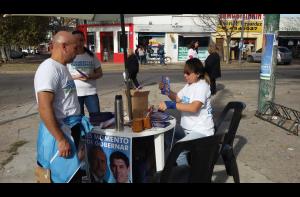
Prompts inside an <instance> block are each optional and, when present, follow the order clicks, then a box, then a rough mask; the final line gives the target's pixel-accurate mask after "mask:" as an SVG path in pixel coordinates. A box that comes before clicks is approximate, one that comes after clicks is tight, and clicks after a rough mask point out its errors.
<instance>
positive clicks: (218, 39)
mask: <svg viewBox="0 0 300 197" xmlns="http://www.w3.org/2000/svg"><path fill="white" fill-rule="evenodd" d="M220 17H222V20H223V21H224V23H225V25H226V27H227V29H229V28H233V32H232V35H231V42H230V45H229V47H230V55H229V58H230V59H233V60H238V59H239V50H240V48H239V47H241V46H242V49H243V50H242V58H246V57H247V54H249V53H251V52H254V51H257V50H258V49H260V48H262V42H263V14H244V15H243V14H221V16H220ZM243 17H244V34H243V43H241V42H240V41H241V31H242V22H243ZM225 39H226V36H225V32H224V30H223V29H222V28H221V26H218V28H217V32H216V33H215V34H213V36H212V40H213V41H214V42H215V43H216V45H217V47H218V48H219V50H220V55H221V56H222V57H223V60H224V61H226V54H227V50H226V49H227V43H226V40H225Z"/></svg>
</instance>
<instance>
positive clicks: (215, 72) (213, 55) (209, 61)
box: [205, 45, 221, 95]
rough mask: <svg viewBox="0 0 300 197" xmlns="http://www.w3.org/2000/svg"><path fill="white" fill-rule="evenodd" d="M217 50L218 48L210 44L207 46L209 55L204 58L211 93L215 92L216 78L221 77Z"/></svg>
mask: <svg viewBox="0 0 300 197" xmlns="http://www.w3.org/2000/svg"><path fill="white" fill-rule="evenodd" d="M217 51H218V49H217V47H216V46H215V45H210V46H209V47H208V53H209V56H208V57H207V58H206V60H205V70H206V72H207V73H208V75H209V78H210V91H211V95H215V94H216V93H217V88H216V79H217V78H219V77H221V68H220V56H219V54H218V52H217Z"/></svg>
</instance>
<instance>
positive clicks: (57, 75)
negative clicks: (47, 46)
mask: <svg viewBox="0 0 300 197" xmlns="http://www.w3.org/2000/svg"><path fill="white" fill-rule="evenodd" d="M34 89H35V96H36V100H37V102H38V97H37V93H38V92H42V91H49V92H53V93H54V102H53V108H54V114H55V117H56V119H57V121H58V122H59V123H61V124H62V123H63V119H64V118H66V117H68V116H71V115H79V114H80V106H79V102H78V98H77V94H76V86H75V83H74V80H73V79H72V77H71V75H70V73H69V71H68V69H67V67H66V66H65V65H63V64H61V63H59V62H57V61H55V60H53V59H51V58H48V59H46V60H45V61H44V62H42V63H41V64H40V66H39V67H38V69H37V71H36V73H35V76H34Z"/></svg>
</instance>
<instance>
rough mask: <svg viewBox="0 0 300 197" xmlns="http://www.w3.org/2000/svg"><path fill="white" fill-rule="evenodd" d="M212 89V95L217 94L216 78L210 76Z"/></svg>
mask: <svg viewBox="0 0 300 197" xmlns="http://www.w3.org/2000/svg"><path fill="white" fill-rule="evenodd" d="M210 91H211V95H215V94H216V93H217V86H216V79H214V78H210Z"/></svg>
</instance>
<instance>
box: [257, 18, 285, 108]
mask: <svg viewBox="0 0 300 197" xmlns="http://www.w3.org/2000/svg"><path fill="white" fill-rule="evenodd" d="M279 21H280V14H266V15H264V35H263V36H264V37H263V53H262V60H261V67H260V81H259V92H258V112H259V113H263V111H264V108H265V105H266V102H267V101H271V102H273V101H274V95H275V79H276V77H275V71H276V64H277V46H278V41H277V35H278V30H279Z"/></svg>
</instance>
